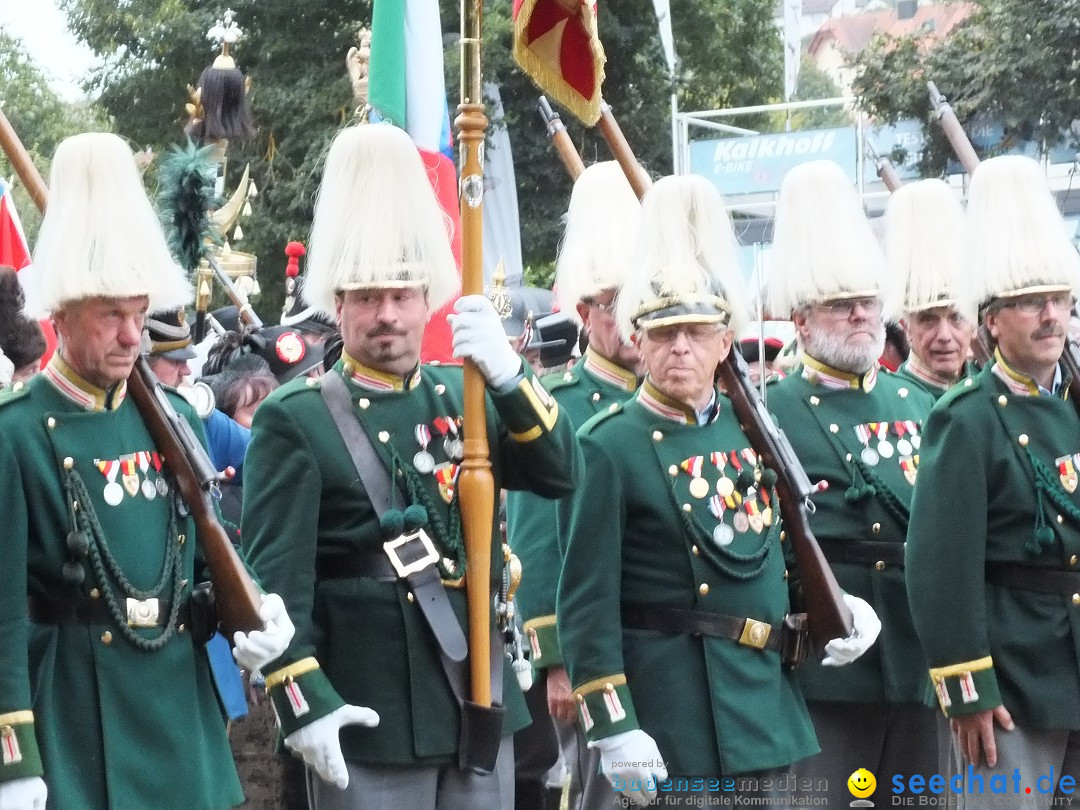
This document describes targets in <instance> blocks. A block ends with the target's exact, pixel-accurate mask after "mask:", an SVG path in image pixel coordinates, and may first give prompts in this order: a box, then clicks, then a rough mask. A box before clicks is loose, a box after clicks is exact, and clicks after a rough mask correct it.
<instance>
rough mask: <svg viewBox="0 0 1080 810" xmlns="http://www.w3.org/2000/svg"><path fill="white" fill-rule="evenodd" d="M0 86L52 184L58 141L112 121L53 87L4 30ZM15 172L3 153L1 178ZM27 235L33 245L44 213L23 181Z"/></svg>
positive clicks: (18, 198) (19, 190) (20, 197)
mask: <svg viewBox="0 0 1080 810" xmlns="http://www.w3.org/2000/svg"><path fill="white" fill-rule="evenodd" d="M0 88H3V90H2V93H3V96H2V98H3V110H4V114H5V115H6V116H7V118H8V120H9V121H10V122H11V126H12V128H13V129H14V130H15V132H16V134H17V135H18V136H19V139H20V140H21V141H22V143H23V146H25V147H26V150H27V152H28V153H29V154H30V158H31V159H32V160H33V162H34V165H35V166H36V167H37V169H38V171H39V172H40V173H41V176H42V177H43V178H45V181H46V182H48V178H49V165H50V162H51V159H52V153H53V151H54V150H55V149H56V145H57V144H58V143H59V142H60V141H61V140H63V139H64V138H66V137H67V136H68V135H74V134H75V133H77V132H85V131H87V130H99V131H101V130H108V129H109V122H108V120H107V119H106V117H105V116H104V115H103V114H102V112H101V111H100V109H99V108H97V107H96V106H95V105H93V104H91V103H89V102H74V103H73V102H67V101H64V100H63V99H62V98H60V96H58V95H57V94H56V92H55V91H54V90H52V88H50V87H49V82H48V79H47V78H46V76H45V74H44V72H43V71H42V70H41V68H40V67H39V66H38V65H36V64H35V63H34V61H33V60H32V59H31V58H30V56H29V54H28V53H27V52H26V48H24V47H23V44H22V42H21V41H20V40H19V39H16V38H15V37H13V36H11V35H10V34H8V33H7V31H6V30H4V29H3V28H0ZM13 173H14V170H13V168H12V166H11V164H10V162H9V161H8V159H7V157H6V156H5V155H3V153H0V176H3V177H11V175H12V174H13ZM13 195H14V199H15V209H16V210H17V211H18V212H19V218H20V219H21V220H22V224H23V228H24V229H25V230H26V235H27V238H28V239H29V240H30V244H31V245H33V243H34V238H35V237H36V236H37V230H38V226H39V225H40V223H41V214H40V213H39V212H38V210H37V207H36V206H35V205H34V203H33V201H32V200H31V199H30V195H29V194H28V193H27V191H26V189H25V187H24V186H23V185H22V183H21V182H16V183H15V186H14V190H13Z"/></svg>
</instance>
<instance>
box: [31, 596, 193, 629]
mask: <svg viewBox="0 0 1080 810" xmlns="http://www.w3.org/2000/svg"><path fill="white" fill-rule="evenodd" d="M121 606H122V608H124V609H126V610H127V614H128V624H129V625H130V626H132V627H164V626H165V625H166V624H168V622H169V613H170V611H171V609H172V604H171V603H170V602H168V601H167V600H164V599H161V600H152V599H144V600H135V599H131V600H124V602H122V603H121ZM26 607H27V612H28V615H29V617H30V621H32V622H35V623H37V624H115V622H116V620H115V619H114V618H113V616H112V613H110V612H109V608H108V606H107V605H106V604H105V600H104V599H50V598H47V597H44V596H28V597H26ZM177 622H178V623H180V624H190V623H191V602H190V600H187V599H185V600H184V603H183V604H182V605H180V611H179V613H178V615H177Z"/></svg>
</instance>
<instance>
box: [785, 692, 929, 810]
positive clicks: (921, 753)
mask: <svg viewBox="0 0 1080 810" xmlns="http://www.w3.org/2000/svg"><path fill="white" fill-rule="evenodd" d="M806 705H807V708H809V710H810V719H811V720H813V722H814V731H815V732H816V733H817V738H818V744H819V745H820V746H821V753H820V754H816V755H814V756H812V757H810V758H809V759H804V760H803V761H802V762H799V763H797V764H795V765H794V766H793V768H792V770H793V771H794V772H795V773H796V774H797V775H798V777H799V778H800V780H805V779H810V780H812V787H811V788H810V790H809V791H808V792H807V795H810V796H815V797H820V796H828V807H830V808H837V807H848V806H849V805H850V803H851V801H852V799H853V798H854V797H853V796H852V795H851V792H850V791H849V790H848V786H847V781H848V777H849V776H851V774H852V773H854V772H855V771H857V770H858V769H859V768H866V769H867V770H868V771H870V772H871V773H872V774H874V775H875V777H876V778H877V780H878V784H877V792H876V793H875V794H874V796H873V797H872V799H873V801H874V803H875V804H876V805H877V806H878V807H881V806H882V801H889V800H891V799H892V798H893V795H892V792H891V791H892V786H891V784H889V780H890V779H891V778H892V776H893V774H903V775H904V776H905V777H907V776H909V775H911V774H916V773H918V774H926V775H927V776H929V775H932V774H934V773H937V769H938V755H937V750H938V745H937V728H936V724H935V720H934V710H932V709H930V708H929V707H927V706H923V705H922V704H921V703H832V702H826V701H807V703H806ZM802 784H804V783H803V782H802V781H800V785H802ZM884 797H888V798H887V799H886V798H884ZM913 801H914V803H915V804H916V805H917V804H918V797H915V798H914V800H913Z"/></svg>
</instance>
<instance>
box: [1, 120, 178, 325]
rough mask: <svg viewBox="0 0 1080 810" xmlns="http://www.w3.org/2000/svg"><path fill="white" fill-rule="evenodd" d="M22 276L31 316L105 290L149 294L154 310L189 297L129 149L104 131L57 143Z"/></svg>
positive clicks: (112, 295) (107, 292) (119, 295)
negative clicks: (46, 194) (34, 240)
mask: <svg viewBox="0 0 1080 810" xmlns="http://www.w3.org/2000/svg"><path fill="white" fill-rule="evenodd" d="M19 275H20V280H21V281H22V282H23V285H24V288H25V290H26V312H27V314H28V315H31V316H33V317H40V316H43V315H45V314H46V313H49V312H53V311H55V310H57V309H60V308H61V307H62V306H63V305H64V304H66V303H68V302H70V301H78V300H80V299H84V298H96V297H100V296H104V297H109V298H126V297H130V296H137V295H146V296H149V298H150V311H156V310H164V309H173V310H175V309H177V308H179V307H182V306H184V305H185V304H187V303H189V302H190V301H191V298H192V291H191V284H190V283H189V282H188V280H187V278H186V276H185V274H184V271H183V270H182V269H181V268H180V267H179V266H178V265H177V264H176V262H175V261H174V260H173V258H172V256H171V255H169V248H168V245H167V244H166V241H165V233H164V231H163V230H162V228H161V223H160V221H159V220H158V216H157V213H156V212H155V210H154V207H153V205H151V203H150V200H149V198H148V197H147V196H146V190H145V189H144V188H143V184H142V180H141V178H140V177H139V171H138V169H137V168H136V167H135V158H134V156H133V155H132V153H131V149H130V148H129V147H128V145H127V144H126V143H124V141H123V140H122V139H121V138H119V137H118V136H116V135H112V134H109V133H105V132H86V133H83V134H81V135H73V136H72V137H70V138H65V139H64V140H63V141H61V143H60V145H59V146H58V147H56V154H55V155H54V156H53V162H52V173H51V175H50V178H49V205H48V208H46V210H45V217H44V219H43V220H42V222H41V230H40V231H39V232H38V239H37V245H36V248H35V250H34V262H33V266H32V267H29V268H27V270H26V271H24V272H23V273H20V274H19Z"/></svg>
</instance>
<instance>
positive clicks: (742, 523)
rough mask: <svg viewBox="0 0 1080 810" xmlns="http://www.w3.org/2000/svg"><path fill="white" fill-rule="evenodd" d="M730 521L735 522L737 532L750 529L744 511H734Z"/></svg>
mask: <svg viewBox="0 0 1080 810" xmlns="http://www.w3.org/2000/svg"><path fill="white" fill-rule="evenodd" d="M731 522H732V523H734V524H735V531H737V532H738V533H739V534H743V533H744V532H746V531H748V530H749V529H750V518H748V517H747V516H746V512H736V513H735V517H733V518H732V519H731Z"/></svg>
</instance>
